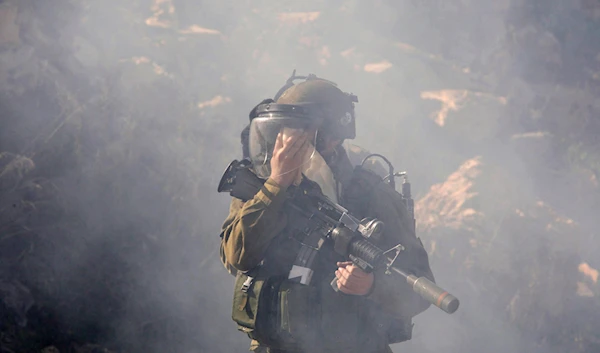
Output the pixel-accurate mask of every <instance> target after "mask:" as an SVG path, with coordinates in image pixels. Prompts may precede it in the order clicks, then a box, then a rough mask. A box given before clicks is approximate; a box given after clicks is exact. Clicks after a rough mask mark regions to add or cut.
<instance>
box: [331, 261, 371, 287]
mask: <svg viewBox="0 0 600 353" xmlns="http://www.w3.org/2000/svg"><path fill="white" fill-rule="evenodd" d="M337 266H338V269H337V271H335V276H336V277H337V279H338V280H337V285H338V288H339V289H340V291H341V292H342V293H346V294H353V295H367V294H369V293H370V292H371V288H372V287H373V283H374V281H375V275H373V273H367V272H365V271H363V270H361V269H360V267H357V266H356V265H354V264H353V263H352V262H351V261H346V262H338V263H337Z"/></svg>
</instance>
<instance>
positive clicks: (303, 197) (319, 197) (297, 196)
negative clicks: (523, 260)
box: [218, 160, 459, 314]
mask: <svg viewBox="0 0 600 353" xmlns="http://www.w3.org/2000/svg"><path fill="white" fill-rule="evenodd" d="M398 175H403V174H402V173H393V172H392V173H391V176H388V177H389V178H392V179H393V177H394V176H398ZM264 182H265V181H264V180H262V179H260V178H258V177H257V176H256V175H255V174H254V173H253V172H252V171H251V163H250V161H248V160H242V161H238V160H234V161H233V162H231V163H230V164H229V166H228V167H227V169H226V170H225V173H224V174H223V176H222V178H221V181H220V182H219V186H218V192H228V193H229V194H230V195H231V196H232V197H235V198H238V199H240V200H242V201H247V200H250V199H252V198H253V197H254V195H255V194H256V193H257V192H258V191H259V190H260V188H261V187H262V186H263V184H264ZM288 192H289V193H290V195H289V197H288V199H287V200H286V202H285V206H284V207H289V209H290V210H291V211H293V212H297V213H298V214H300V215H301V216H302V218H303V220H304V221H305V222H304V225H303V227H302V228H299V229H297V230H295V231H298V232H302V233H304V234H302V235H303V238H304V240H303V241H302V248H301V249H300V251H299V253H298V256H297V258H296V261H295V263H294V265H293V266H292V270H291V271H290V274H289V276H288V279H290V280H293V281H297V282H299V283H302V284H309V283H310V281H311V278H312V274H313V270H314V265H315V263H316V261H315V258H316V255H317V253H318V251H319V250H320V249H321V247H322V246H323V244H324V243H325V242H326V241H333V249H334V251H335V252H337V253H338V254H340V255H342V256H344V257H346V258H348V259H350V260H351V261H352V262H353V263H354V264H355V265H356V266H358V267H360V268H361V269H362V270H363V271H365V272H372V271H374V270H375V269H378V268H381V267H382V266H385V270H386V271H385V273H386V274H392V273H394V274H396V275H399V276H400V277H401V278H403V279H404V280H405V281H406V282H407V283H408V284H409V285H410V287H411V288H412V289H413V290H414V291H415V292H416V293H417V294H419V295H420V296H421V297H422V298H424V299H425V300H427V301H428V302H430V303H431V304H433V305H435V306H437V307H438V308H440V309H442V310H443V311H445V312H446V313H449V314H452V313H454V312H455V311H456V310H457V309H458V306H459V301H458V299H457V298H456V297H455V296H453V295H452V294H450V293H448V292H447V291H446V290H444V289H442V288H441V287H439V286H438V285H436V284H435V283H433V282H432V281H430V280H429V279H427V278H425V277H417V276H415V275H413V274H411V273H408V272H407V271H405V270H402V269H400V268H397V267H396V266H395V265H394V263H395V260H396V259H397V258H398V256H401V252H402V251H403V250H404V247H403V246H402V245H401V244H398V245H396V246H395V247H393V248H391V249H389V250H387V251H383V250H381V249H380V248H378V247H377V246H375V245H374V244H373V243H372V242H371V240H373V241H375V242H376V241H377V239H378V237H380V236H381V234H382V232H383V227H384V224H383V222H381V221H379V220H377V219H369V218H367V219H363V220H359V219H357V218H356V217H354V216H353V215H351V214H350V213H349V212H348V210H346V209H345V208H344V207H342V206H340V205H338V204H337V203H335V202H333V201H331V200H330V199H329V198H328V197H326V196H325V195H323V193H322V192H321V189H320V187H319V186H318V185H317V184H316V183H314V182H312V181H310V180H309V179H308V178H305V177H303V178H302V181H301V182H300V184H299V185H297V186H292V187H290V188H289V189H288ZM411 201H412V200H411ZM411 206H412V204H411ZM390 254H391V255H393V256H391V257H390V256H389V255H390ZM331 284H332V287H334V289H335V290H337V282H336V280H335V278H334V280H333V281H332V283H331Z"/></svg>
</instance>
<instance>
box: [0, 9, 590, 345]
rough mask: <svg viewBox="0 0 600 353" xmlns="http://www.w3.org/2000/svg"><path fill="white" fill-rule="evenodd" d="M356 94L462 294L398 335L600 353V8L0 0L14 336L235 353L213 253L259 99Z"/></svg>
mask: <svg viewBox="0 0 600 353" xmlns="http://www.w3.org/2000/svg"><path fill="white" fill-rule="evenodd" d="M293 69H297V70H298V73H299V74H308V73H315V74H316V75H317V76H320V77H324V78H327V79H329V80H332V81H335V82H337V83H338V84H339V86H340V88H341V89H342V90H344V91H350V92H353V93H354V94H356V95H358V97H359V101H360V102H359V103H358V104H357V115H358V121H357V135H358V137H357V139H356V140H355V142H356V143H357V144H358V145H360V146H362V147H364V148H366V149H368V150H370V151H371V152H376V153H382V154H384V155H386V156H388V157H389V158H390V159H391V160H392V162H393V163H394V164H395V166H396V169H397V170H407V171H408V172H409V178H410V180H411V182H412V187H413V194H414V195H415V196H414V197H415V199H416V201H417V207H416V213H417V223H418V232H419V235H420V237H421V238H422V240H423V242H424V244H425V246H426V248H427V250H428V252H429V254H430V260H431V264H432V267H433V271H434V273H435V275H436V279H437V281H438V283H439V284H440V285H442V286H444V287H446V288H447V289H449V290H450V291H451V292H453V293H454V294H456V295H457V296H458V297H459V298H460V299H461V307H460V309H459V310H458V311H457V312H456V313H455V314H453V315H447V314H445V313H443V312H442V311H440V310H438V309H437V308H431V309H429V310H428V311H427V312H425V313H424V314H422V315H420V316H418V317H417V318H416V319H415V324H416V325H415V328H414V337H413V340H412V341H409V342H406V343H402V344H398V345H394V346H393V348H394V351H396V352H405V351H411V352H416V353H433V352H440V351H444V352H448V353H453V352H457V353H458V352H461V353H471V352H472V353H479V352H491V353H495V352H499V353H500V352H502V353H505V352H534V353H535V352H544V353H546V352H551V353H553V352H556V353H559V352H560V353H562V352H576V353H596V352H598V351H600V330H599V329H598V328H599V327H600V285H599V284H598V276H599V273H598V270H596V269H597V268H599V267H600V262H599V260H598V259H599V256H598V251H599V250H600V240H599V238H598V230H597V228H598V224H599V221H598V214H600V209H599V207H598V206H599V203H600V192H599V184H598V183H599V181H598V178H599V177H600V140H599V138H598V136H600V118H599V112H600V99H597V98H598V95H599V92H600V3H599V2H598V1H593V0H581V1H580V0H577V1H573V0H563V1H560V0H550V1H549V0H546V1H539V0H499V1H491V0H485V1H482V0H478V1H475V0H457V1H442V0H427V1H423V0H421V1H409V0H399V1H398V0H396V1H393V0H375V1H357V0H334V1H332V0H330V1H324V0H323V1H320V0H310V1H308V0H307V1H302V2H300V1H277V2H276V1H260V0H259V1H247V0H240V1H235V2H234V1H215V0H213V1H192V0H130V1H126V2H124V1H116V0H104V1H99V0H96V1H92V0H56V1H53V2H48V1H45V2H42V1H34V0H4V1H0V347H1V348H0V352H2V353H8V352H45V353H56V352H77V353H87V352H183V353H188V352H189V353H191V352H203V353H204V352H211V353H218V352H235V351H246V350H247V347H248V343H249V342H248V339H247V338H246V337H245V336H244V334H242V333H240V332H237V331H236V329H235V325H234V323H233V321H232V320H231V318H230V317H231V313H230V309H231V307H230V306H231V296H232V286H233V278H232V277H231V276H230V275H229V274H228V273H227V272H226V270H225V269H224V268H223V267H222V265H221V263H220V261H219V258H218V247H219V237H218V234H219V230H220V225H221V222H222V220H223V219H224V218H225V216H226V214H227V210H228V205H229V197H228V195H226V194H218V193H217V192H216V187H217V182H218V180H219V179H220V177H221V175H222V172H223V170H224V168H225V167H226V166H227V164H228V163H229V162H230V161H231V160H232V159H233V158H239V157H240V156H241V146H240V143H239V133H240V131H241V129H242V128H243V127H244V126H245V124H246V123H247V115H248V112H249V110H250V109H251V108H252V107H253V106H254V105H255V104H256V103H258V102H259V101H260V100H262V99H264V98H269V97H272V96H273V95H274V94H275V92H276V91H277V90H278V89H279V88H280V87H281V86H282V85H283V84H284V82H285V80H286V79H287V77H288V76H289V75H290V74H291V72H292V70H293Z"/></svg>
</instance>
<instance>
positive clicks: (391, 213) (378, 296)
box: [368, 183, 434, 318]
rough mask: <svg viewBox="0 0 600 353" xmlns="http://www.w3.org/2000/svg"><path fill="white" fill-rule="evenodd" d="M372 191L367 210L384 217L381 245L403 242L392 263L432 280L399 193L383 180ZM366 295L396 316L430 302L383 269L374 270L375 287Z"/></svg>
mask: <svg viewBox="0 0 600 353" xmlns="http://www.w3.org/2000/svg"><path fill="white" fill-rule="evenodd" d="M371 195H372V196H371V197H370V200H369V201H370V202H369V207H368V208H369V212H368V213H369V215H370V216H372V217H376V218H378V219H379V220H381V221H383V222H384V226H385V230H384V236H383V241H382V243H381V244H380V247H381V248H383V250H387V249H389V248H392V247H393V246H395V245H398V244H402V246H403V247H404V248H405V250H404V251H402V252H401V253H400V255H399V256H398V259H397V260H396V263H395V265H396V266H397V267H398V268H400V269H402V270H404V271H406V272H409V273H412V274H414V275H416V276H418V277H421V276H424V277H426V278H428V279H429V280H431V281H434V277H433V273H432V272H431V268H430V266H429V259H428V255H427V252H426V251H425V249H424V247H423V244H422V243H421V241H420V239H418V238H417V237H416V235H415V233H414V230H413V229H412V226H411V225H412V218H411V217H410V216H409V214H408V210H407V209H406V207H405V206H404V203H403V202H402V201H401V198H400V195H399V194H398V193H396V192H395V191H393V190H392V188H391V187H390V186H389V185H388V184H386V183H381V184H379V185H377V186H375V187H374V188H373V189H372V193H371ZM368 298H370V299H372V300H374V301H375V302H377V303H378V304H379V305H381V307H382V308H383V309H384V311H386V312H389V313H391V314H393V315H394V316H397V317H398V318H412V317H414V316H416V315H418V314H419V313H421V312H423V311H425V310H426V309H427V308H428V307H429V305H430V304H429V302H427V301H425V300H424V299H422V298H421V297H420V296H419V295H418V294H416V293H415V292H414V291H413V290H412V288H410V286H409V285H408V284H407V283H406V281H405V279H404V278H402V277H400V276H398V275H396V274H393V273H392V274H390V275H386V274H385V269H380V270H378V271H376V272H375V283H374V287H373V289H372V291H371V293H370V294H369V296H368Z"/></svg>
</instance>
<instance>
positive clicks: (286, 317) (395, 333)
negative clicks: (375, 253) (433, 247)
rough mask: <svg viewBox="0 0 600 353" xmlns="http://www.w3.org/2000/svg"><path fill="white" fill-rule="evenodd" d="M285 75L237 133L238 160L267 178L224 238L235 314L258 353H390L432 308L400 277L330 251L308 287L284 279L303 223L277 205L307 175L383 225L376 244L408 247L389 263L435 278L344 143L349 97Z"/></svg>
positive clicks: (397, 213) (385, 188) (349, 131)
mask: <svg viewBox="0 0 600 353" xmlns="http://www.w3.org/2000/svg"><path fill="white" fill-rule="evenodd" d="M293 77H294V76H293ZM291 80H292V78H290V80H288V85H287V86H284V88H285V89H282V91H280V93H278V95H276V97H275V101H273V100H267V101H263V103H264V104H261V105H258V106H257V107H255V109H253V111H252V113H251V117H250V118H251V124H250V125H249V127H248V128H247V130H246V133H243V134H242V136H243V145H244V154H245V157H247V158H249V159H250V160H251V161H252V168H253V172H254V173H255V174H256V175H257V176H259V177H260V178H262V179H263V180H266V181H265V183H264V185H263V186H262V188H261V189H260V191H258V193H256V195H255V196H254V198H252V199H250V200H248V201H246V202H242V201H241V200H238V199H235V198H234V199H233V200H232V202H231V206H230V213H229V216H228V217H227V219H226V220H225V222H224V224H223V227H222V231H221V234H220V236H221V260H222V262H223V264H224V265H225V267H226V268H227V269H228V270H229V271H230V273H232V274H234V275H236V284H235V289H234V296H233V297H234V300H233V308H232V310H233V312H232V317H233V319H234V321H236V322H237V323H238V328H239V329H240V330H241V331H243V332H245V333H247V334H248V336H249V337H250V338H252V339H253V341H252V344H251V350H253V351H256V352H270V353H284V352H285V353H288V352H290V353H291V352H297V353H301V352H302V353H304V352H307V353H308V352H311V353H313V352H314V353H339V352H344V353H353V352H356V353H358V352H360V353H384V352H391V349H390V347H389V344H391V343H397V342H402V341H406V340H409V339H410V338H411V332H412V318H413V317H414V316H416V315H418V314H419V313H421V312H423V311H424V310H426V309H427V308H428V306H429V303H428V302H427V301H425V300H423V299H421V298H420V297H419V296H418V295H417V294H415V293H414V292H413V291H412V290H411V288H409V286H408V285H407V284H406V282H404V281H402V280H400V279H398V278H396V277H393V276H389V275H386V274H385V273H384V270H382V269H380V270H377V271H374V272H371V273H367V272H364V271H363V270H361V269H360V268H359V267H357V266H355V265H354V264H353V263H352V262H349V261H346V260H347V259H343V258H340V257H339V255H337V254H335V253H334V252H333V251H332V250H331V249H328V248H327V247H325V248H324V250H322V251H321V252H319V255H318V256H319V259H318V264H319V265H318V267H317V270H315V271H314V273H313V274H312V277H311V278H312V279H311V281H310V284H309V285H306V284H301V283H298V281H296V280H293V279H291V278H292V277H293V276H291V275H290V271H292V269H293V267H294V266H293V264H294V261H295V260H296V258H297V256H298V252H299V249H300V245H299V244H300V243H301V239H297V238H296V236H295V235H294V234H290V233H291V229H292V225H295V226H297V223H298V222H301V220H297V219H294V218H293V217H292V216H290V214H289V213H288V212H286V208H285V207H283V205H284V203H285V201H286V198H287V197H289V196H288V195H287V192H286V190H288V189H289V188H290V187H291V186H293V185H294V184H296V183H297V182H298V180H299V178H301V177H302V175H304V176H305V177H308V178H309V179H311V180H313V181H315V182H316V183H318V184H319V186H320V187H321V190H322V191H323V193H324V194H325V195H326V196H328V197H329V198H330V199H332V200H333V201H334V202H337V203H339V204H340V205H342V206H343V207H345V208H346V209H348V210H349V211H350V213H351V214H353V215H354V216H356V217H358V218H359V219H361V218H364V217H374V218H377V219H379V220H381V221H383V222H384V224H385V230H384V233H383V237H382V239H381V240H380V241H379V243H378V244H377V245H378V246H379V247H380V248H381V249H389V248H391V247H393V246H394V245H397V244H399V243H401V244H402V245H403V246H404V247H405V249H406V250H405V251H403V252H402V255H401V256H400V257H399V258H398V260H397V261H396V263H397V264H399V266H400V267H402V268H404V269H406V270H408V271H410V272H412V273H413V274H415V275H417V276H425V277H427V278H429V279H430V280H432V281H433V280H434V279H433V274H432V272H431V270H430V267H429V261H428V256H427V253H426V251H425V250H424V248H423V245H422V243H421V241H420V240H419V239H418V238H417V237H416V235H415V232H414V223H413V219H412V217H411V216H410V215H409V212H408V211H407V208H406V207H405V205H404V204H403V203H402V202H400V201H398V200H399V198H397V197H394V194H395V195H398V194H396V192H395V190H393V188H391V187H390V185H389V184H388V183H385V182H382V181H383V179H382V178H381V177H380V176H377V175H376V174H374V173H364V172H363V173H357V172H356V169H355V168H354V166H353V164H356V160H357V157H359V156H358V155H359V154H360V153H361V151H360V149H357V148H356V147H350V148H348V150H346V149H345V148H344V147H343V144H342V142H343V141H344V140H346V139H353V138H354V137H355V115H354V103H355V102H357V101H358V100H357V99H356V96H354V95H351V94H348V93H345V92H343V91H341V90H340V89H339V88H338V87H337V85H335V84H334V83H332V82H330V81H327V80H323V79H319V78H316V77H315V76H309V77H308V79H307V80H306V81H304V82H301V83H298V84H296V85H294V84H293V83H292V84H289V83H290V82H293V80H292V81H291ZM244 137H245V138H244ZM352 160H353V161H354V163H353V162H351V161H352ZM374 169H376V168H374ZM367 174H368V175H367ZM380 175H381V172H380ZM333 276H335V278H337V281H336V282H335V281H334V282H333V283H337V287H338V289H339V290H337V291H336V290H335V288H332V285H330V282H331V279H332V278H333Z"/></svg>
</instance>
